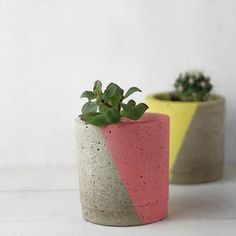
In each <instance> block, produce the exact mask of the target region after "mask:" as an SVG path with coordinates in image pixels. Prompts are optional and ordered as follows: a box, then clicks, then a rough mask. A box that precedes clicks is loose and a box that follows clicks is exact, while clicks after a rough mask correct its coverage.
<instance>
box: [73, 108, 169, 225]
mask: <svg viewBox="0 0 236 236" xmlns="http://www.w3.org/2000/svg"><path fill="white" fill-rule="evenodd" d="M75 130H76V145H77V152H78V164H79V183H80V198H81V205H82V212H83V217H84V219H85V220H87V221H90V222H93V223H97V224H102V225H113V226H130V225H141V224H147V223H151V222H154V221H158V220H160V219H162V218H164V217H165V216H166V215H167V209H168V172H169V171H168V155H169V118H168V116H166V115H160V114H150V113H146V114H145V115H144V116H143V117H142V118H141V119H140V120H138V121H130V120H123V121H122V122H121V123H119V124H111V125H107V126H106V127H104V128H98V127H95V126H93V125H86V124H85V123H84V122H83V121H81V120H80V118H79V117H78V118H76V120H75Z"/></svg>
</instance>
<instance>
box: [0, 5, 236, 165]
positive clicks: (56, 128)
mask: <svg viewBox="0 0 236 236" xmlns="http://www.w3.org/2000/svg"><path fill="white" fill-rule="evenodd" d="M189 67H190V68H198V69H203V70H204V71H205V72H206V73H207V74H209V75H210V76H211V78H212V82H213V83H214V85H215V91H216V92H218V93H221V94H223V95H224V96H225V97H226V99H227V121H226V125H227V126H226V158H227V160H235V151H236V147H235V146H236V145H235V140H236V124H235V120H236V106H235V104H236V96H235V93H236V88H235V87H236V82H235V81H236V1H235V0H224V1H222V0H172V1H170V0H65V1H63V0H40V1H39V0H38V1H36V0H0V80H1V83H0V166H6V165H8V166H12V165H29V166H30V165H48V166H50V165H68V166H69V165H74V163H75V145H74V143H75V142H74V130H73V128H74V123H73V122H74V117H75V116H77V115H78V114H79V113H80V109H81V105H82V103H83V101H81V100H80V98H79V97H80V94H81V92H82V91H83V90H86V89H89V88H91V87H92V85H93V82H94V80H97V79H100V80H102V81H103V82H104V85H107V83H109V82H110V81H113V82H116V83H118V84H120V85H121V86H122V87H123V88H125V89H127V88H128V87H130V86H138V87H140V88H142V90H143V93H142V95H139V96H136V98H137V99H138V100H140V101H141V100H143V99H144V95H145V94H149V93H153V92H157V91H161V90H170V89H171V88H172V84H173V82H174V80H175V78H176V76H177V75H178V73H179V72H181V71H183V70H185V69H188V68H189ZM206 122H207V120H206Z"/></svg>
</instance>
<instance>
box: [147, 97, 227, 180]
mask: <svg viewBox="0 0 236 236" xmlns="http://www.w3.org/2000/svg"><path fill="white" fill-rule="evenodd" d="M168 97H169V93H160V94H156V95H152V96H149V97H147V98H146V103H147V104H148V106H149V111H150V112H158V113H159V112H160V113H164V114H167V115H169V117H170V183H173V184H198V183H204V182H211V181H214V180H217V179H219V178H221V177H222V174H223V163H224V113H225V100H224V98H223V97H221V96H219V95H211V96H210V98H209V100H208V101H205V102H181V101H170V100H168Z"/></svg>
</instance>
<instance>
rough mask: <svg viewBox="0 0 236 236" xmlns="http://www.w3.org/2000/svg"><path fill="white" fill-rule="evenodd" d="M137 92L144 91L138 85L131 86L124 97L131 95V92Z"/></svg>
mask: <svg viewBox="0 0 236 236" xmlns="http://www.w3.org/2000/svg"><path fill="white" fill-rule="evenodd" d="M135 92H142V91H141V90H140V89H139V88H137V87H131V88H129V89H128V91H127V92H126V94H125V96H124V99H125V98H127V97H129V96H130V95H131V94H133V93H135Z"/></svg>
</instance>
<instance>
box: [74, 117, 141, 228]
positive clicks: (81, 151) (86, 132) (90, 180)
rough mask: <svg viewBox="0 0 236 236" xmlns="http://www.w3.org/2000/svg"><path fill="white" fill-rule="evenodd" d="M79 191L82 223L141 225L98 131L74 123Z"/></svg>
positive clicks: (77, 120) (99, 130)
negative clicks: (83, 221)
mask: <svg viewBox="0 0 236 236" xmlns="http://www.w3.org/2000/svg"><path fill="white" fill-rule="evenodd" d="M75 132H76V146H77V155H78V167H79V188H80V199H81V206H82V212H83V217H84V219H85V220H87V221H90V222H93V223H96V224H101V225H111V226H132V225H140V224H141V221H140V219H139V216H138V215H137V213H136V210H135V208H134V206H133V203H132V201H131V199H130V197H129V195H128V193H127V191H126V189H125V187H124V185H123V183H122V181H121V178H120V176H119V173H118V171H117V169H116V167H115V165H114V163H113V160H112V157H111V155H110V153H109V151H108V149H107V146H106V143H105V140H104V137H103V134H102V131H101V129H100V128H98V127H95V126H93V125H86V124H85V123H84V122H83V121H81V120H80V118H79V117H78V118H76V119H75Z"/></svg>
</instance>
